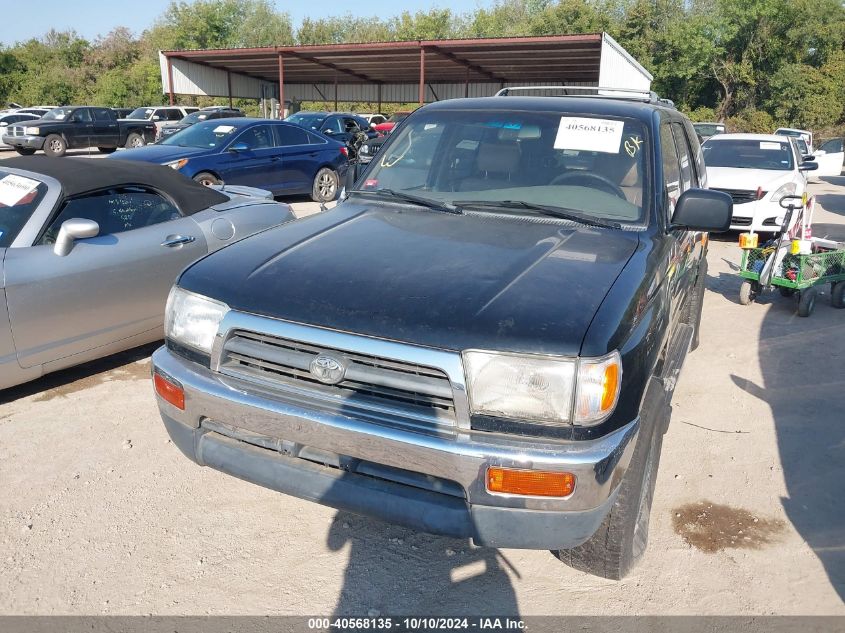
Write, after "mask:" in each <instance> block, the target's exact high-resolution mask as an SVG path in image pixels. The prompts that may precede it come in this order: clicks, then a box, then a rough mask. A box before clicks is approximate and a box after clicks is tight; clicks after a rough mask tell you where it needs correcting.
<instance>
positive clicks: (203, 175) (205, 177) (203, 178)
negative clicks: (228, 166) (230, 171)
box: [194, 171, 223, 187]
mask: <svg viewBox="0 0 845 633" xmlns="http://www.w3.org/2000/svg"><path fill="white" fill-rule="evenodd" d="M194 180H195V181H196V182H198V183H199V184H201V185H205V186H206V187H210V186H211V185H221V184H223V182H222V181H221V180H220V179H219V178H217V177H216V176H215V175H214V174H209V173H208V172H207V171H201V172H200V173H198V174H197V175H196V176H194Z"/></svg>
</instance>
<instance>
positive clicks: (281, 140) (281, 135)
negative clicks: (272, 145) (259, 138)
mask: <svg viewBox="0 0 845 633" xmlns="http://www.w3.org/2000/svg"><path fill="white" fill-rule="evenodd" d="M273 129H274V130H275V131H276V146H277V147H287V146H289V145H308V132H306V131H305V130H303V129H302V128H301V127H296V126H293V125H274V126H273Z"/></svg>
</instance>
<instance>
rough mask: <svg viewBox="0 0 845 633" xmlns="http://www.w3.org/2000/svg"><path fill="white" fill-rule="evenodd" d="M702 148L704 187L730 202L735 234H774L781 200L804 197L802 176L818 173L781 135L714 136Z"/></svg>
mask: <svg viewBox="0 0 845 633" xmlns="http://www.w3.org/2000/svg"><path fill="white" fill-rule="evenodd" d="M702 149H703V150H704V163H705V164H706V165H707V182H708V185H709V187H710V188H711V189H718V190H719V191H724V192H725V193H728V194H730V196H731V198H733V201H734V212H733V219H732V220H731V229H732V230H736V231H747V230H749V229H751V230H754V231H761V232H766V231H768V232H775V231H778V230H779V228H780V224H779V223H778V221H777V218H778V216H782V215H783V209H781V207H780V204H779V202H780V199H781V198H783V197H784V196H788V195H796V196H801V195H803V194H804V191H805V189H806V187H807V172H808V171H813V170H815V169H818V166H817V165H816V164H815V163H813V162H811V161H807V162H804V161H803V158H802V156H801V154H800V153H799V152H798V149H797V147H796V146H795V144H794V143H793V142H791V140H790V139H789V138H788V137H786V136H779V135H774V134H719V135H717V136H714V137H712V138H709V139H708V140H707V141H706V142H705V143H704V144H703V145H702Z"/></svg>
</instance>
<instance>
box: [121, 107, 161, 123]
mask: <svg viewBox="0 0 845 633" xmlns="http://www.w3.org/2000/svg"><path fill="white" fill-rule="evenodd" d="M153 112H155V108H137V109H135V110H132V112H130V113H129V116H127V117H126V118H127V119H143V120H145V121H146V120H147V119H149V118H150V117H151V116H153Z"/></svg>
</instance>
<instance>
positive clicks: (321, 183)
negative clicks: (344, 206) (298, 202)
mask: <svg viewBox="0 0 845 633" xmlns="http://www.w3.org/2000/svg"><path fill="white" fill-rule="evenodd" d="M339 182H340V179H339V178H338V175H337V172H336V171H334V170H333V169H329V168H328V167H323V168H322V169H320V171H318V172H317V175H316V176H314V185H313V186H312V188H311V199H312V200H313V201H314V202H331V201H332V200H334V199H335V198H336V197H337V192H338V183H339Z"/></svg>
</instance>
